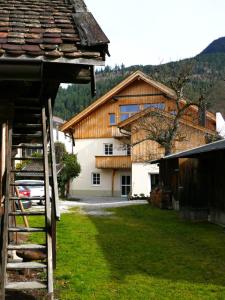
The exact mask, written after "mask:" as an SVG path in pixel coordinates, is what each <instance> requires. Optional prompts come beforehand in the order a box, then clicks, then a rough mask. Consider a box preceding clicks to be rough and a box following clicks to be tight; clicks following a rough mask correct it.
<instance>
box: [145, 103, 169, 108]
mask: <svg viewBox="0 0 225 300" xmlns="http://www.w3.org/2000/svg"><path fill="white" fill-rule="evenodd" d="M149 107H153V108H157V109H162V110H163V109H165V103H163V102H162V103H146V104H144V109H146V108H149Z"/></svg>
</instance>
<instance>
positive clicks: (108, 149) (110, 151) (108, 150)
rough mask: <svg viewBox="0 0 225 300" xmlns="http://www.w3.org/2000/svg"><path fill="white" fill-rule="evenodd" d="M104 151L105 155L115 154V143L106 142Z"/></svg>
mask: <svg viewBox="0 0 225 300" xmlns="http://www.w3.org/2000/svg"><path fill="white" fill-rule="evenodd" d="M104 153H105V155H113V144H105V145H104Z"/></svg>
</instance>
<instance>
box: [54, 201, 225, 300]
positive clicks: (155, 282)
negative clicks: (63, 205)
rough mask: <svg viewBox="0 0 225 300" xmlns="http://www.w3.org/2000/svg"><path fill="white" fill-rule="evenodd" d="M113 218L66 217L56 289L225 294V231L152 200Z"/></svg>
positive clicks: (135, 294)
mask: <svg viewBox="0 0 225 300" xmlns="http://www.w3.org/2000/svg"><path fill="white" fill-rule="evenodd" d="M113 211H114V213H115V214H114V215H113V217H104V216H101V217H97V216H87V215H81V214H79V210H77V211H75V212H74V213H71V214H64V215H62V220H61V222H59V223H58V229H57V239H58V246H57V270H56V272H55V283H56V290H57V291H58V293H59V294H60V296H59V298H60V299H61V300H64V299H68V300H69V299H70V300H71V299H82V300H83V299H84V300H86V299H88V300H91V299H100V300H101V299H132V300H133V299H225V281H224V271H225V251H224V248H225V233H224V229H222V228H220V227H218V226H216V225H212V224H206V223H205V224H193V223H189V222H183V221H181V220H180V219H179V218H178V217H177V215H176V213H175V212H172V211H162V210H158V209H154V208H151V207H150V206H148V205H144V206H130V207H123V208H117V209H113Z"/></svg>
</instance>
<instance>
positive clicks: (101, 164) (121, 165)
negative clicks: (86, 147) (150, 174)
mask: <svg viewBox="0 0 225 300" xmlns="http://www.w3.org/2000/svg"><path fill="white" fill-rule="evenodd" d="M95 167H96V168H98V169H129V168H131V157H130V156H122V155H121V156H95Z"/></svg>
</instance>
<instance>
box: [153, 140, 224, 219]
mask: <svg viewBox="0 0 225 300" xmlns="http://www.w3.org/2000/svg"><path fill="white" fill-rule="evenodd" d="M154 163H155V162H154ZM224 164H225V140H224V139H223V140H220V141H217V142H214V143H210V144H207V145H203V146H201V147H197V148H193V149H190V150H187V151H183V152H180V153H176V154H172V155H168V156H166V157H164V158H162V159H161V160H159V165H160V180H161V184H162V185H163V186H164V189H166V190H167V191H169V192H170V194H171V197H172V198H173V200H174V201H177V202H178V203H179V210H180V214H181V216H182V217H183V218H185V219H190V220H194V221H199V220H202V221H206V220H209V221H210V222H213V223H220V224H225V185H224V177H225V176H224V170H223V166H224Z"/></svg>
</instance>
